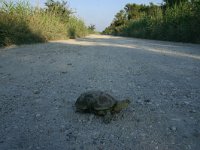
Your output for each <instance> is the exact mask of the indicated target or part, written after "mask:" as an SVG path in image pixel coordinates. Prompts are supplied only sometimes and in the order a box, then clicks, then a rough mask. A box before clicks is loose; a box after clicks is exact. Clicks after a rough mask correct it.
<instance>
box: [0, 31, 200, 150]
mask: <svg viewBox="0 0 200 150" xmlns="http://www.w3.org/2000/svg"><path fill="white" fill-rule="evenodd" d="M199 75H200V45H194V44H184V43H173V42H162V41H153V40H141V39H134V38H122V37H112V36H102V35H90V36H88V37H86V38H81V39H77V40H67V41H52V42H48V43H45V44H34V45H21V46H12V47H7V48H4V49H0V149H1V150H8V149H9V150H15V149H17V150H35V149H42V150H54V149H56V150H65V149H69V150H73V149H78V150H79V149H81V150H88V149H111V148H112V149H116V150H117V149H119V150H121V149H135V150H143V149H144V150H146V149H147V150H149V149H152V150H154V149H160V150H190V149H191V150H199V149H200V142H199V141H200V101H199V100H200V92H199V91H200V76H199ZM88 90H102V91H105V92H108V93H109V94H111V95H113V96H114V97H115V98H116V99H119V100H120V99H125V98H129V99H130V100H131V101H132V103H131V104H130V106H129V107H128V108H127V109H125V110H123V111H122V112H121V113H119V114H117V115H115V116H114V118H113V121H112V122H111V123H109V124H105V123H103V120H102V118H101V117H99V116H95V115H93V114H80V113H76V112H75V108H74V103H75V101H76V99H77V97H78V96H79V95H80V94H81V93H82V92H85V91H88Z"/></svg>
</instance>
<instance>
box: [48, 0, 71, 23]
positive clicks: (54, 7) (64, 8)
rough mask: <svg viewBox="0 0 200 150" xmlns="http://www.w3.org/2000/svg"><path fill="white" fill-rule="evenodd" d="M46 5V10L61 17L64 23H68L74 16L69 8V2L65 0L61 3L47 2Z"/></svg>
mask: <svg viewBox="0 0 200 150" xmlns="http://www.w3.org/2000/svg"><path fill="white" fill-rule="evenodd" d="M45 5H46V6H47V9H46V11H47V12H50V13H53V14H55V15H57V16H59V17H61V19H62V21H68V20H69V18H70V15H71V14H73V11H72V10H71V9H70V8H69V6H68V2H67V1H64V0H62V1H61V2H60V1H54V0H47V2H46V3H45Z"/></svg>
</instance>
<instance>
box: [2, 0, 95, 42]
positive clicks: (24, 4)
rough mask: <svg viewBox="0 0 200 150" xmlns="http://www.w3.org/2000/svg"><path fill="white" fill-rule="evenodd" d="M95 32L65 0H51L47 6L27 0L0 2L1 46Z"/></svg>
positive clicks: (74, 36)
mask: <svg viewBox="0 0 200 150" xmlns="http://www.w3.org/2000/svg"><path fill="white" fill-rule="evenodd" d="M88 32H92V31H91V29H90V28H89V29H88V27H86V25H85V24H84V22H83V21H82V20H80V19H79V18H77V17H76V16H75V15H74V12H73V11H72V9H71V8H69V6H68V4H67V2H66V1H62V2H60V1H54V0H48V1H47V2H46V3H45V7H44V8H39V7H32V6H31V5H30V4H29V2H28V1H20V2H18V3H14V2H12V1H9V2H8V1H7V2H6V0H4V1H3V2H2V1H1V2H0V46H8V45H12V44H25V43H35V42H45V41H48V40H58V39H68V38H76V37H82V36H85V35H86V34H88Z"/></svg>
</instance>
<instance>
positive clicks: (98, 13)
mask: <svg viewBox="0 0 200 150" xmlns="http://www.w3.org/2000/svg"><path fill="white" fill-rule="evenodd" d="M16 1H17V0H16ZM30 1H31V3H32V4H36V3H37V1H39V2H40V6H44V3H45V2H46V0H30ZM55 1H56V0H55ZM67 1H68V3H69V7H70V8H72V9H73V10H74V11H75V12H76V16H78V17H79V18H81V19H82V20H84V22H85V23H86V25H91V24H92V25H95V27H96V30H97V31H103V30H104V29H105V28H106V27H107V26H109V25H110V23H111V22H112V20H113V19H114V16H115V14H116V13H117V12H119V10H121V9H123V8H124V6H125V5H126V4H127V3H136V4H149V3H150V2H153V3H154V4H161V3H162V0H67Z"/></svg>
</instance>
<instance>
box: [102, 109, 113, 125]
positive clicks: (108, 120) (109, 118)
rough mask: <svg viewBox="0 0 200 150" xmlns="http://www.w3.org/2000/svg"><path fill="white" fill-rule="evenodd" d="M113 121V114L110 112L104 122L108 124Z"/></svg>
mask: <svg viewBox="0 0 200 150" xmlns="http://www.w3.org/2000/svg"><path fill="white" fill-rule="evenodd" d="M111 120H112V114H111V113H110V112H107V113H106V115H105V116H104V118H103V122H104V123H106V124H108V123H110V122H111Z"/></svg>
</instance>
